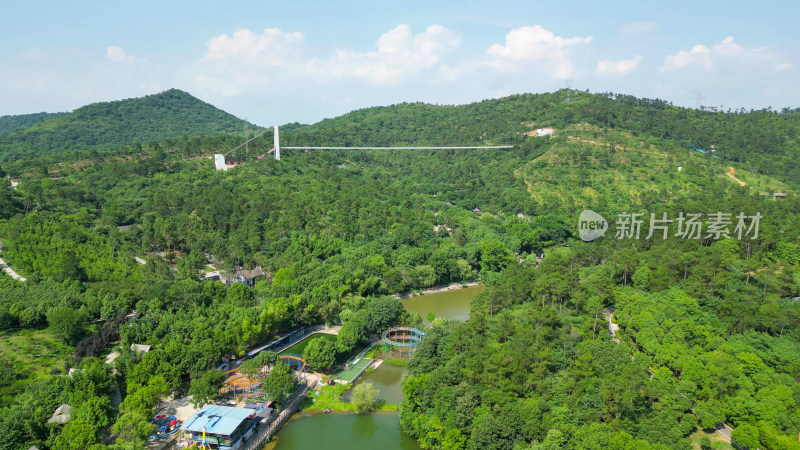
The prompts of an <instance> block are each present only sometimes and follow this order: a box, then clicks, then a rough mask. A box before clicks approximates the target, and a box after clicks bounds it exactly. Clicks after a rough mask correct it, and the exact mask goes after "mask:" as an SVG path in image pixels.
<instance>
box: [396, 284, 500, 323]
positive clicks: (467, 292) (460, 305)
mask: <svg viewBox="0 0 800 450" xmlns="http://www.w3.org/2000/svg"><path fill="white" fill-rule="evenodd" d="M484 289H486V287H485V286H482V285H479V286H473V287H468V288H465V289H454V290H452V291H445V292H437V293H435V294H426V295H420V296H418V297H409V298H406V299H403V306H405V308H406V311H408V312H412V313H417V314H419V315H420V316H422V321H423V323H424V324H425V325H429V324H430V323H429V322H428V313H429V312H431V311H433V312H434V313H435V314H436V316H437V317H443V318H445V319H454V320H467V319H469V304H470V302H472V299H473V298H475V296H476V295H478V294H480V293H481V292H483V290H484Z"/></svg>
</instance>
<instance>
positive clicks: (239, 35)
mask: <svg viewBox="0 0 800 450" xmlns="http://www.w3.org/2000/svg"><path fill="white" fill-rule="evenodd" d="M304 40H305V37H304V36H303V33H300V32H297V31H295V32H292V33H287V32H284V31H281V30H280V29H278V28H266V29H264V31H262V32H261V33H254V32H252V31H251V30H247V29H244V30H236V31H234V32H233V35H231V36H228V35H227V34H221V35H219V36H216V37H214V38H211V40H209V41H208V43H207V47H208V48H207V50H206V54H205V58H206V59H208V60H224V59H236V60H245V61H247V60H249V61H260V62H263V63H267V64H268V65H272V66H276V65H280V64H281V63H282V62H283V61H284V60H286V59H291V58H292V57H293V56H294V55H295V54H296V52H298V51H299V50H300V45H301V44H302V43H303V41H304Z"/></svg>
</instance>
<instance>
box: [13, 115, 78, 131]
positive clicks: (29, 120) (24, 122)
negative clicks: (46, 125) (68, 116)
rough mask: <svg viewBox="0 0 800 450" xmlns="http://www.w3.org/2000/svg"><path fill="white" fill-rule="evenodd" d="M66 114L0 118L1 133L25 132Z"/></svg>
mask: <svg viewBox="0 0 800 450" xmlns="http://www.w3.org/2000/svg"><path fill="white" fill-rule="evenodd" d="M61 114H64V113H46V112H41V113H34V114H22V115H18V116H0V133H8V132H11V131H17V130H24V129H25V128H30V127H32V126H34V125H36V124H38V123H39V122H44V121H45V120H47V119H52V118H53V117H57V116H60V115H61Z"/></svg>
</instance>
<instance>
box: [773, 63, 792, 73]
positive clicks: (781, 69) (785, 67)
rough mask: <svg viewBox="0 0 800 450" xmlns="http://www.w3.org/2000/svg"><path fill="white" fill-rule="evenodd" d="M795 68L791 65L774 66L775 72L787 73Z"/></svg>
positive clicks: (780, 64) (778, 64)
mask: <svg viewBox="0 0 800 450" xmlns="http://www.w3.org/2000/svg"><path fill="white" fill-rule="evenodd" d="M793 68H794V66H793V65H791V64H789V63H777V64H775V65H774V66H772V71H773V72H786V71H787V70H792V69H793Z"/></svg>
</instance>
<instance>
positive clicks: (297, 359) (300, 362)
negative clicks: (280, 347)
mask: <svg viewBox="0 0 800 450" xmlns="http://www.w3.org/2000/svg"><path fill="white" fill-rule="evenodd" d="M278 358H280V360H281V361H283V362H285V363H286V364H288V365H289V367H291V368H292V369H294V370H296V371H297V375H295V376H294V378H296V379H300V377H301V376H302V379H303V381H304V382H305V381H306V366H308V364H307V363H306V360H305V359H303V358H302V357H301V356H300V355H296V354H294V353H285V354H283V355H279V356H278ZM292 364H295V365H294V366H293V365H292Z"/></svg>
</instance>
